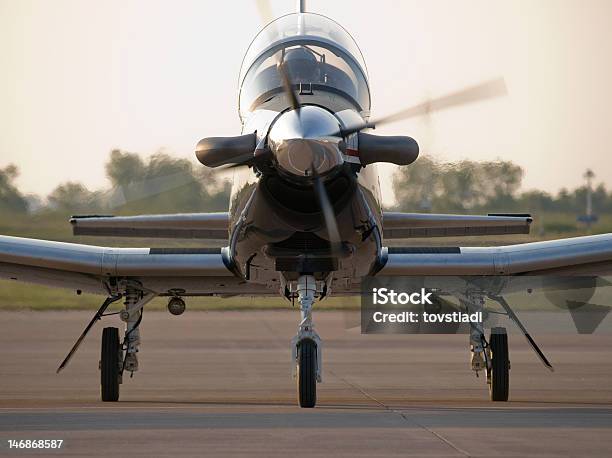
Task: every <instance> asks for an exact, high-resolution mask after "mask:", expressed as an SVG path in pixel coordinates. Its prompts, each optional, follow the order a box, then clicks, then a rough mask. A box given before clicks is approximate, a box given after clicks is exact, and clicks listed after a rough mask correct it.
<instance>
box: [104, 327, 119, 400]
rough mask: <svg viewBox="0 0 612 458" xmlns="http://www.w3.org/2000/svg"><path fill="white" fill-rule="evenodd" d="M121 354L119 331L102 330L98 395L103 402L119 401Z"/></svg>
mask: <svg viewBox="0 0 612 458" xmlns="http://www.w3.org/2000/svg"><path fill="white" fill-rule="evenodd" d="M121 352H122V350H121V345H120V343H119V330H118V329H117V328H104V330H103V331H102V351H101V355H100V394H101V395H102V401H104V402H116V401H118V400H119V376H120V373H119V364H120V362H121Z"/></svg>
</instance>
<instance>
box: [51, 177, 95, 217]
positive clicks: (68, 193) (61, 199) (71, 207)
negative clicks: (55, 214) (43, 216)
mask: <svg viewBox="0 0 612 458" xmlns="http://www.w3.org/2000/svg"><path fill="white" fill-rule="evenodd" d="M100 197H101V193H100V192H91V191H89V190H88V189H87V188H86V187H85V186H84V185H82V184H81V183H76V182H68V183H64V184H61V185H59V186H58V187H56V188H55V189H54V190H53V191H52V192H51V194H49V195H48V196H47V201H48V202H49V206H50V207H51V208H53V209H56V210H59V211H61V212H67V213H75V212H76V213H80V212H92V211H98V210H101V209H103V207H104V205H103V204H102V202H101V198H100Z"/></svg>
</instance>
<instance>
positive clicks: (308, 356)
mask: <svg viewBox="0 0 612 458" xmlns="http://www.w3.org/2000/svg"><path fill="white" fill-rule="evenodd" d="M297 353H298V356H297V391H298V392H297V395H298V402H299V404H300V407H308V408H310V407H314V406H315V404H316V403H317V344H316V343H315V342H314V341H313V340H311V339H303V340H301V341H300V343H299V344H298V349H297Z"/></svg>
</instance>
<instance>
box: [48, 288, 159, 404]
mask: <svg viewBox="0 0 612 458" xmlns="http://www.w3.org/2000/svg"><path fill="white" fill-rule="evenodd" d="M117 290H118V291H121V293H119V292H118V293H117V294H116V295H113V296H111V297H108V298H107V299H106V300H105V301H104V303H103V304H102V305H101V306H100V309H99V310H98V311H97V312H96V314H95V315H94V317H93V318H92V319H91V321H90V322H89V324H88V325H87V327H86V328H85V330H84V331H83V333H82V334H81V335H80V336H79V338H78V339H77V341H76V343H75V344H74V346H73V347H72V349H71V350H70V352H69V353H68V356H66V358H65V359H64V361H62V363H61V364H60V366H59V368H58V369H57V372H60V371H61V370H62V369H63V368H64V367H66V366H67V365H68V363H69V361H70V359H72V356H73V355H74V354H75V353H76V351H77V349H78V348H79V346H80V345H81V343H82V342H83V340H84V339H85V336H86V335H87V333H88V332H89V331H90V330H91V328H92V327H93V325H94V324H95V323H96V321H98V320H100V319H102V317H104V316H107V315H114V314H118V315H119V317H120V318H121V319H122V320H123V321H124V322H125V334H124V337H123V341H122V342H121V341H120V339H119V329H118V328H115V327H107V328H104V329H103V331H102V345H101V351H100V362H99V366H98V367H99V369H100V395H101V398H102V401H104V402H115V401H118V400H119V385H121V383H122V382H123V374H124V372H125V371H128V372H130V373H131V375H133V374H134V372H135V371H137V370H138V358H137V355H136V354H137V353H138V347H139V346H140V330H139V326H140V323H141V322H142V314H143V307H144V306H145V305H146V304H147V303H148V302H149V301H150V300H151V299H153V297H155V296H154V294H152V293H150V292H147V291H144V290H143V289H142V286H141V285H140V283H138V282H136V281H133V280H124V281H123V282H122V283H121V284H120V285H119V287H118V288H117ZM121 298H123V299H124V309H123V310H121V311H120V312H117V313H108V314H106V313H105V312H106V309H107V308H108V306H109V305H110V304H112V303H113V302H116V301H118V300H120V299H121Z"/></svg>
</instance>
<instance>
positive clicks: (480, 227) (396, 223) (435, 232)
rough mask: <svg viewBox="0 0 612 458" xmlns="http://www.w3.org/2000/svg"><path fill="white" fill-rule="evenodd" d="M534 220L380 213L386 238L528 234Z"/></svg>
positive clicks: (510, 216) (523, 216)
mask: <svg viewBox="0 0 612 458" xmlns="http://www.w3.org/2000/svg"><path fill="white" fill-rule="evenodd" d="M532 221H533V219H532V218H531V216H530V215H526V214H489V215H452V214H435V213H398V212H384V213H383V235H384V238H386V239H403V238H417V237H461V236H470V235H505V234H529V227H530V224H531V222H532Z"/></svg>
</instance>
